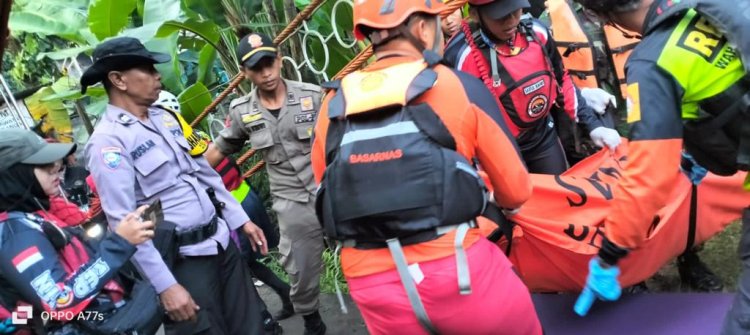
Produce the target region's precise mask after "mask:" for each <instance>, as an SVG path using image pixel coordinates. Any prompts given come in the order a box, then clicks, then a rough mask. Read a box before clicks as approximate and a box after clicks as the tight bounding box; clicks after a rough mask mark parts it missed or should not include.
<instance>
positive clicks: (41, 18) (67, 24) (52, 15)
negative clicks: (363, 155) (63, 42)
mask: <svg viewBox="0 0 750 335" xmlns="http://www.w3.org/2000/svg"><path fill="white" fill-rule="evenodd" d="M87 5H88V2H84V1H71V2H68V3H65V2H62V1H16V2H14V3H13V10H12V11H11V13H10V18H9V20H8V26H9V27H10V30H11V32H12V33H13V34H14V35H16V34H17V33H20V32H25V33H38V34H41V35H58V36H65V37H72V36H75V35H77V34H78V31H79V30H80V29H83V28H85V27H86V11H85V8H86V7H85V6H87Z"/></svg>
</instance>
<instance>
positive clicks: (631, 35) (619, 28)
mask: <svg viewBox="0 0 750 335" xmlns="http://www.w3.org/2000/svg"><path fill="white" fill-rule="evenodd" d="M610 15H611V14H609V13H607V23H606V24H608V25H610V26H612V27H613V28H615V29H617V30H618V31H619V32H621V33H622V36H625V38H637V39H639V40H640V39H642V38H643V36H641V35H640V34H635V35H633V34H630V33H629V32H627V31H626V30H625V29H623V28H622V27H620V25H619V24H617V23H615V22H614V21H612V18H611V17H609V16H610Z"/></svg>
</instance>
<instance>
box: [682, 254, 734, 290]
mask: <svg viewBox="0 0 750 335" xmlns="http://www.w3.org/2000/svg"><path fill="white" fill-rule="evenodd" d="M677 270H678V272H679V273H680V279H681V280H682V284H683V287H689V288H690V289H692V290H694V291H697V292H721V290H723V289H724V283H722V282H721V278H719V276H717V275H716V274H714V273H713V271H711V269H709V268H708V266H706V264H705V263H703V262H702V261H701V260H700V258H698V254H697V253H696V252H695V251H694V250H690V251H687V252H685V253H684V254H682V255H680V256H679V257H677Z"/></svg>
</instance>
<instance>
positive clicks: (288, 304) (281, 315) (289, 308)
mask: <svg viewBox="0 0 750 335" xmlns="http://www.w3.org/2000/svg"><path fill="white" fill-rule="evenodd" d="M279 298H281V309H280V310H279V311H278V312H276V314H274V315H273V318H274V319H276V320H284V319H288V318H290V317H291V316H292V315H294V305H292V300H290V299H289V290H285V291H282V292H279Z"/></svg>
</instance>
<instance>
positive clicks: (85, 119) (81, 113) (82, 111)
mask: <svg viewBox="0 0 750 335" xmlns="http://www.w3.org/2000/svg"><path fill="white" fill-rule="evenodd" d="M73 106H74V108H75V110H76V113H78V117H80V118H81V123H83V126H84V127H85V128H86V132H87V133H89V136H91V134H93V133H94V125H93V124H92V123H91V119H90V118H89V115H88V114H86V108H84V107H83V103H81V100H76V102H75V104H73Z"/></svg>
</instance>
